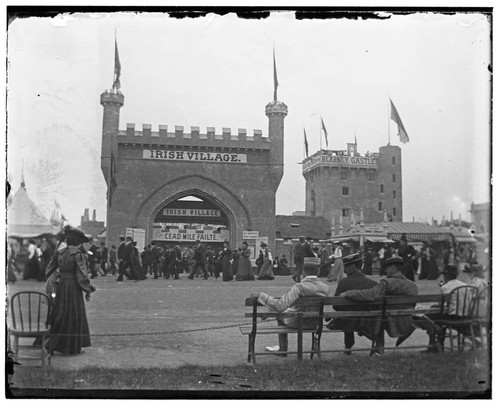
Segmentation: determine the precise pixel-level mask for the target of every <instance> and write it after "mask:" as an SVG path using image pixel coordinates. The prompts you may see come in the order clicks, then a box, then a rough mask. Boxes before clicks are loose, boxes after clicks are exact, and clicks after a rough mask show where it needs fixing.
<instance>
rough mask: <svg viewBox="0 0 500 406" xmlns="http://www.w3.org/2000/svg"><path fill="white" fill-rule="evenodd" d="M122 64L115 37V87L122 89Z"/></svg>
mask: <svg viewBox="0 0 500 406" xmlns="http://www.w3.org/2000/svg"><path fill="white" fill-rule="evenodd" d="M121 70H122V66H121V64H120V56H119V55H118V44H117V43H116V37H115V80H114V81H113V89H117V90H118V89H120V74H121Z"/></svg>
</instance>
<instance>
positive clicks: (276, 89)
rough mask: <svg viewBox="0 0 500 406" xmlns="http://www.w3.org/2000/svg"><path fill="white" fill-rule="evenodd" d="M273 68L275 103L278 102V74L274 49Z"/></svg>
mask: <svg viewBox="0 0 500 406" xmlns="http://www.w3.org/2000/svg"><path fill="white" fill-rule="evenodd" d="M273 67H274V101H277V100H278V84H279V83H278V73H277V72H276V57H275V55H274V47H273Z"/></svg>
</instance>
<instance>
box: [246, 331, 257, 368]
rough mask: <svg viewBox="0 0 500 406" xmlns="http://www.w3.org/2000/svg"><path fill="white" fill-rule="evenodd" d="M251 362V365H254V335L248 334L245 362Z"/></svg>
mask: <svg viewBox="0 0 500 406" xmlns="http://www.w3.org/2000/svg"><path fill="white" fill-rule="evenodd" d="M250 361H252V364H254V365H255V363H256V361H257V360H256V359H255V335H254V334H250V335H249V336H248V355H247V362H250Z"/></svg>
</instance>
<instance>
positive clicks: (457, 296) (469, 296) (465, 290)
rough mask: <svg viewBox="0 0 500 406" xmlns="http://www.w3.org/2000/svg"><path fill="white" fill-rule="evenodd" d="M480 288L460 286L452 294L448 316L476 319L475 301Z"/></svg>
mask: <svg viewBox="0 0 500 406" xmlns="http://www.w3.org/2000/svg"><path fill="white" fill-rule="evenodd" d="M477 295H478V288H477V287H475V286H471V285H465V286H458V287H456V288H455V289H453V290H452V291H451V292H450V299H449V301H448V314H450V315H455V316H461V317H467V318H471V317H474V316H475V314H474V311H475V308H476V306H475V299H476V297H477Z"/></svg>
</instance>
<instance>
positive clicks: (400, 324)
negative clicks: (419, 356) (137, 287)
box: [344, 272, 418, 337]
mask: <svg viewBox="0 0 500 406" xmlns="http://www.w3.org/2000/svg"><path fill="white" fill-rule="evenodd" d="M417 294H418V290H417V284H416V283H415V282H412V281H410V280H409V279H408V278H406V277H405V276H404V275H403V274H402V273H400V272H398V273H396V274H395V275H392V276H388V277H387V278H386V279H382V280H381V281H380V282H379V283H378V284H377V285H375V286H374V287H372V288H371V289H364V290H349V291H346V292H345V293H344V296H345V297H346V298H349V299H352V300H357V301H360V302H365V301H366V302H369V301H373V300H378V299H382V298H383V297H384V296H416V295H417ZM395 308H396V307H395ZM386 328H387V332H388V334H389V336H391V337H402V336H405V335H407V334H409V333H411V332H412V331H413V330H414V327H413V323H412V317H411V316H410V315H408V316H396V317H388V318H387V326H386ZM377 332H378V329H377V331H374V333H377Z"/></svg>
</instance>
